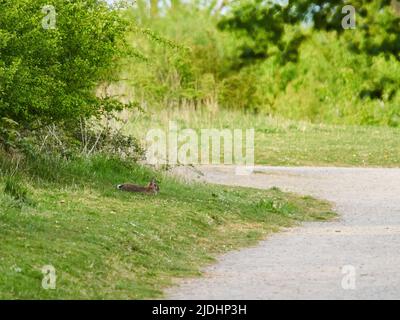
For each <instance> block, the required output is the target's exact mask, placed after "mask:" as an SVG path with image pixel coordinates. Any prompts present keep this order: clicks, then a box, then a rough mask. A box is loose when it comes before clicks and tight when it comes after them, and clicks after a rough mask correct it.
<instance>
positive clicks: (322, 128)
mask: <svg viewBox="0 0 400 320" xmlns="http://www.w3.org/2000/svg"><path fill="white" fill-rule="evenodd" d="M168 119H169V120H173V121H176V122H177V123H178V124H179V128H193V129H201V128H217V129H223V128H229V129H246V128H254V129H255V160H256V163H257V164H263V165H274V166H275V165H285V166H286V165H287V166H347V167H348V166H364V167H399V166H400V128H388V127H361V126H334V125H324V124H311V123H307V122H294V121H288V120H283V119H277V118H270V117H267V116H263V115H253V114H243V113H241V112H234V111H229V112H228V111H218V112H215V113H212V112H209V111H206V112H202V111H192V112H189V111H183V110H176V111H168V110H163V111H159V112H153V114H151V115H146V116H143V117H139V118H138V119H137V120H136V121H132V122H131V125H130V126H129V127H128V128H127V130H128V131H130V132H133V133H134V134H135V135H136V136H138V137H142V138H144V135H145V133H146V132H147V129H148V128H155V127H160V128H165V127H166V126H167V125H168V121H167V120H168Z"/></svg>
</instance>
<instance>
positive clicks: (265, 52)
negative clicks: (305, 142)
mask: <svg viewBox="0 0 400 320" xmlns="http://www.w3.org/2000/svg"><path fill="white" fill-rule="evenodd" d="M396 3H397V2H396ZM345 5H352V6H354V8H355V9H356V12H357V33H356V37H354V34H353V36H352V37H348V38H347V40H348V45H349V48H350V49H351V50H353V51H354V52H366V53H368V54H370V55H378V54H385V55H388V56H394V57H395V58H396V59H397V60H399V61H400V18H399V17H398V16H397V15H396V14H395V8H396V7H395V4H394V3H393V1H391V0H378V1H372V0H353V1H351V2H350V1H346V0H329V1H326V0H298V1H289V2H288V4H287V5H286V6H283V5H281V4H279V3H277V2H271V1H264V0H253V1H244V2H240V3H239V4H238V3H237V2H234V3H231V4H230V10H229V13H228V14H227V16H225V17H224V18H223V19H222V20H221V22H220V23H219V27H220V28H221V29H224V30H229V31H231V32H234V33H236V34H237V35H238V37H239V38H240V39H241V41H242V47H241V48H240V50H241V54H240V63H241V65H244V64H247V63H252V62H254V61H257V60H260V59H267V58H269V57H270V56H272V55H274V54H275V55H276V54H278V55H280V57H281V62H282V63H286V62H288V61H296V60H297V55H298V49H299V46H300V44H301V43H302V41H303V40H304V39H305V36H306V35H305V33H304V32H303V30H304V29H306V28H311V27H312V28H314V29H316V30H326V31H336V32H337V33H338V34H339V35H343V34H344V33H345V32H344V31H345V29H344V28H343V27H342V19H343V17H344V14H343V12H342V8H343V7H344V6H345Z"/></svg>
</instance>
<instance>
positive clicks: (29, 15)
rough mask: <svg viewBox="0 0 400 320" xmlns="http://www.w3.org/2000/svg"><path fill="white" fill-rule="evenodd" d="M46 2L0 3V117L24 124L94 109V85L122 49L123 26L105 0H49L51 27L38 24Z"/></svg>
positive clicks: (93, 112)
mask: <svg viewBox="0 0 400 320" xmlns="http://www.w3.org/2000/svg"><path fill="white" fill-rule="evenodd" d="M46 4H48V3H47V2H46V1H44V0H14V1H7V2H1V3H0V117H7V118H10V119H13V120H16V121H18V122H19V123H20V125H22V126H25V127H26V126H27V125H28V124H29V123H32V122H34V121H42V122H63V121H74V120H75V119H78V118H80V117H90V116H92V115H96V114H98V113H99V112H100V111H101V105H102V103H101V101H100V99H99V98H98V97H96V86H97V85H98V83H100V82H104V81H107V80H108V79H109V77H110V70H112V71H113V72H114V74H115V73H116V71H117V70H118V69H117V68H118V65H117V63H118V60H119V59H118V58H119V57H121V56H123V55H124V54H125V52H124V48H123V45H122V44H123V42H124V36H125V30H126V26H125V24H124V22H123V20H122V19H121V18H120V17H119V13H118V11H115V10H112V9H110V8H109V6H108V5H107V3H106V2H105V1H97V0H77V1H64V0H54V1H52V2H51V4H52V5H53V6H54V9H55V11H56V15H55V18H56V23H55V29H51V28H50V29H47V28H44V27H43V23H42V22H43V19H44V18H45V17H46V13H43V12H42V8H43V6H45V5H46Z"/></svg>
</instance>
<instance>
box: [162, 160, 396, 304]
mask: <svg viewBox="0 0 400 320" xmlns="http://www.w3.org/2000/svg"><path fill="white" fill-rule="evenodd" d="M200 170H201V171H202V172H203V173H204V176H203V177H202V179H204V180H205V181H207V182H211V183H218V184H226V185H238V186H249V187H256V188H270V187H273V186H277V187H279V188H281V189H282V190H287V191H293V192H296V193H300V194H309V195H313V196H315V197H318V198H321V199H327V200H330V201H332V202H333V203H334V204H335V209H336V211H337V212H338V213H339V215H340V217H339V219H337V220H336V221H333V222H323V223H316V222H313V223H306V224H303V225H302V226H300V227H296V228H294V229H289V230H285V231H284V232H281V233H276V234H273V235H271V236H269V237H268V238H267V239H266V240H263V241H261V242H260V243H259V244H258V245H257V246H254V247H251V248H246V249H243V250H239V251H234V252H231V253H228V254H225V255H223V256H221V257H219V259H218V261H217V263H216V264H214V265H212V266H209V267H207V268H205V269H204V276H203V277H199V278H195V279H187V280H182V281H179V283H178V285H177V286H176V287H173V288H170V289H168V290H167V291H166V296H167V298H169V299H400V169H372V168H371V169H361V168H311V167H310V168H300V167H299V168H284V167H261V166H260V167H257V168H256V171H255V173H254V174H252V175H250V176H237V175H235V172H234V169H233V168H232V167H227V166H224V167H223V166H207V167H201V168H200ZM177 172H178V173H180V174H182V173H183V174H184V175H186V176H191V177H193V178H197V177H196V175H195V174H193V171H191V170H187V169H185V168H180V169H178V170H177ZM345 265H352V266H354V267H355V270H356V289H355V290H344V289H343V288H342V285H341V283H342V278H343V276H344V275H343V274H342V267H343V266H345Z"/></svg>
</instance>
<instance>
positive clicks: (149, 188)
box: [117, 178, 160, 194]
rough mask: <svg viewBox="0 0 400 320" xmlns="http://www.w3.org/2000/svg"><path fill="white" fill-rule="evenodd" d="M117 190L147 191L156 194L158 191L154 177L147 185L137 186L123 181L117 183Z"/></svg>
mask: <svg viewBox="0 0 400 320" xmlns="http://www.w3.org/2000/svg"><path fill="white" fill-rule="evenodd" d="M117 189H118V190H122V191H127V192H139V193H149V194H156V193H157V192H159V191H160V188H159V187H158V184H157V183H156V179H154V178H153V179H151V181H150V182H149V184H148V185H147V187H142V186H138V185H136V184H131V183H124V184H119V185H118V186H117Z"/></svg>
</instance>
